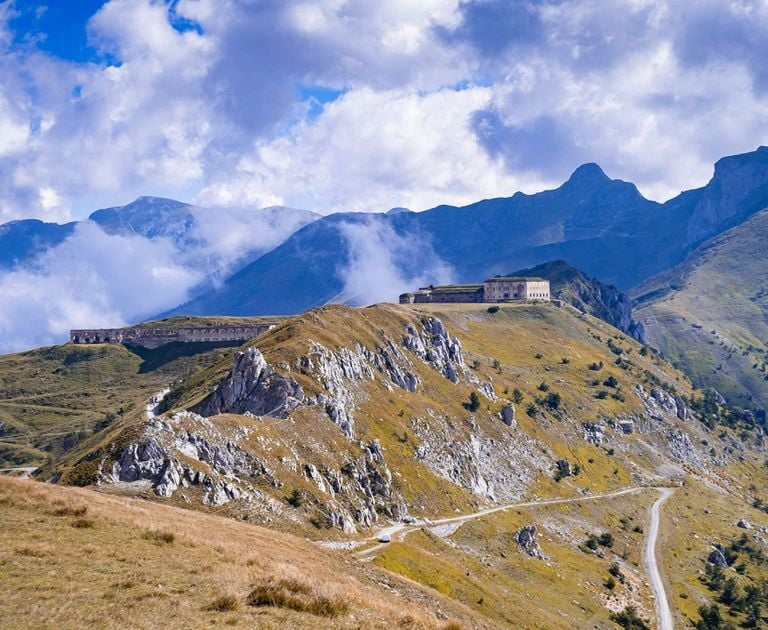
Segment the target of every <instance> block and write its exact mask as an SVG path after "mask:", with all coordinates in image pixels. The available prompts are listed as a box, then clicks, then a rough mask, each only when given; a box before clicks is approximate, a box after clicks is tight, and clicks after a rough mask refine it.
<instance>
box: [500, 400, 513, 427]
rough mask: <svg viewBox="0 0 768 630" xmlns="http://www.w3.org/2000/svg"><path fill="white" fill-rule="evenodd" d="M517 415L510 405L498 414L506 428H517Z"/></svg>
mask: <svg viewBox="0 0 768 630" xmlns="http://www.w3.org/2000/svg"><path fill="white" fill-rule="evenodd" d="M516 416H517V414H516V412H515V406H514V405H513V404H512V403H510V404H508V405H507V406H506V407H504V409H502V410H501V412H500V413H499V417H500V418H501V421H502V422H503V423H504V424H506V425H507V426H508V427H513V428H514V427H516V426H517V417H516Z"/></svg>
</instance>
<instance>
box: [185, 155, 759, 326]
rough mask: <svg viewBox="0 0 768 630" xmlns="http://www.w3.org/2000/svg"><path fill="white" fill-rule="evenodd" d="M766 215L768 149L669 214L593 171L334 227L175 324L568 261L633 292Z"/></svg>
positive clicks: (304, 238) (672, 206) (290, 246)
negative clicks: (546, 186)
mask: <svg viewBox="0 0 768 630" xmlns="http://www.w3.org/2000/svg"><path fill="white" fill-rule="evenodd" d="M766 205H768V147H760V148H759V149H758V150H757V151H754V152H752V153H746V154H743V155H737V156H731V157H727V158H723V159H721V160H719V161H718V162H717V164H716V165H715V170H714V175H713V177H712V179H711V181H710V182H709V183H708V184H707V186H705V187H703V188H700V189H697V190H693V191H687V192H685V193H682V194H681V195H679V196H678V197H675V198H674V199H671V200H669V201H667V202H666V203H664V204H660V203H656V202H653V201H649V200H647V199H645V198H644V197H643V196H642V195H641V194H640V193H639V192H638V190H637V188H636V187H635V186H634V185H633V184H631V183H629V182H624V181H621V180H614V179H610V178H609V177H608V176H607V175H606V174H605V173H604V172H603V171H602V170H601V169H600V167H599V166H597V165H596V164H585V165H583V166H581V167H579V168H578V169H577V170H576V171H575V172H574V173H573V174H572V175H571V177H570V178H569V179H568V181H567V182H565V183H564V184H563V185H562V186H560V187H559V188H557V189H555V190H548V191H544V192H540V193H536V194H533V195H526V194H523V193H520V192H518V193H516V194H514V195H513V196H512V197H508V198H499V199H486V200H483V201H479V202H477V203H474V204H471V205H468V206H465V207H461V208H458V207H453V206H445V205H444V206H437V207H435V208H432V209H431V210H426V211H424V212H418V213H414V212H403V213H396V214H387V215H380V214H360V213H355V214H352V213H350V214H335V215H331V216H327V217H323V218H321V219H320V220H318V221H316V222H314V223H312V224H310V225H308V226H306V227H304V228H303V229H301V230H299V231H298V232H296V233H295V234H293V235H292V236H291V237H290V238H288V239H287V240H286V241H285V242H284V243H283V244H282V245H280V246H279V247H277V248H276V249H274V250H273V251H271V252H269V253H268V254H266V255H264V256H263V257H261V258H259V259H258V260H256V261H254V262H253V263H252V264H250V265H246V266H245V267H243V268H242V269H240V270H239V271H237V272H236V273H234V274H233V275H232V276H231V277H230V278H229V279H228V280H227V281H226V283H224V284H223V286H221V287H218V288H216V289H214V290H212V291H210V292H208V293H205V294H203V295H200V296H199V297H197V298H195V299H194V300H192V301H190V302H189V303H187V304H184V305H182V306H180V307H178V308H176V309H174V310H173V311H172V312H173V313H174V314H189V315H195V314H199V315H206V314H229V315H254V314H267V315H276V314H294V313H299V312H301V311H303V310H305V309H307V308H310V307H313V306H319V305H322V304H326V303H328V302H334V301H342V302H346V303H351V304H365V303H370V302H373V301H378V300H392V299H394V297H395V296H396V295H398V294H399V293H402V292H403V291H407V290H411V289H413V288H414V286H412V285H415V284H416V283H421V286H425V285H428V284H432V283H434V284H441V283H444V282H445V281H447V280H451V281H453V282H457V283H463V282H478V281H480V280H482V279H483V278H485V277H488V276H492V275H497V274H503V273H506V272H508V271H509V270H510V269H519V268H523V267H530V266H534V265H537V264H541V263H544V262H547V261H551V260H557V259H562V260H566V261H568V263H569V264H571V265H573V266H574V267H577V268H578V269H580V270H582V271H583V272H584V273H586V274H587V275H589V276H591V277H594V278H598V279H599V280H600V281H601V282H603V283H606V284H611V285H614V286H616V287H618V288H619V289H621V290H624V291H626V290H628V289H629V288H630V287H632V286H634V285H636V284H638V283H640V282H642V281H643V280H646V279H648V278H650V277H651V276H653V275H655V274H657V273H660V272H662V271H664V270H666V269H668V268H670V267H671V266H673V265H675V264H677V263H679V262H680V261H682V260H683V259H684V258H685V256H686V255H687V253H688V252H690V251H691V250H692V249H693V248H695V247H696V246H697V245H698V244H700V243H701V242H702V241H703V240H705V239H706V238H709V237H711V236H714V235H716V234H718V233H720V232H721V231H722V230H724V229H727V228H729V227H732V226H733V225H735V224H738V223H739V222H741V221H743V220H744V219H745V218H747V217H748V216H750V215H751V214H752V213H753V212H755V211H757V210H759V209H761V208H763V207H765V206H766ZM369 261H373V262H369ZM286 287H290V290H286Z"/></svg>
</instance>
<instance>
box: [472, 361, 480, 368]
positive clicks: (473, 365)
mask: <svg viewBox="0 0 768 630" xmlns="http://www.w3.org/2000/svg"><path fill="white" fill-rule="evenodd" d="M472 369H473V370H479V369H480V361H479V360H478V359H472Z"/></svg>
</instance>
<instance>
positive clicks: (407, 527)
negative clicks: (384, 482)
mask: <svg viewBox="0 0 768 630" xmlns="http://www.w3.org/2000/svg"><path fill="white" fill-rule="evenodd" d="M642 490H644V488H641V487H632V488H623V489H622V490H614V491H613V492H605V493H603V494H590V495H586V496H580V497H573V498H569V499H543V500H541V501H525V502H522V503H507V504H505V505H499V506H497V507H492V508H486V509H484V510H479V511H477V512H472V513H470V514H462V515H460V516H450V517H448V518H440V519H435V520H417V521H416V522H415V523H395V524H394V525H390V526H389V527H384V528H382V529H380V530H378V531H377V532H376V534H375V535H373V536H371V537H370V538H369V539H368V540H377V541H378V540H381V539H382V538H384V537H386V536H389V537H390V538H391V539H392V540H395V539H397V540H399V541H402V540H404V539H405V537H406V536H407V535H408V534H410V533H411V532H412V531H414V530H417V529H421V528H422V527H433V526H435V525H446V524H449V523H464V522H465V521H470V520H472V519H475V518H482V517H483V516H488V515H489V514H494V513H496V512H503V511H505V510H511V509H513V508H523V507H538V506H542V505H559V504H561V503H580V502H582V501H596V500H598V499H610V498H613V497H620V496H622V495H625V494H633V493H636V492H641V491H642ZM386 545H387V543H381V544H378V545H375V546H373V547H368V548H367V549H362V550H360V551H358V552H356V553H355V554H354V555H356V556H358V557H365V556H370V555H371V554H374V553H376V552H377V551H380V550H381V549H383V548H384V547H386Z"/></svg>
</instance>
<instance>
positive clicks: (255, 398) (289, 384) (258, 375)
mask: <svg viewBox="0 0 768 630" xmlns="http://www.w3.org/2000/svg"><path fill="white" fill-rule="evenodd" d="M304 399H305V397H304V392H303V390H302V389H301V386H300V385H299V384H298V383H297V382H296V381H295V380H294V379H293V378H292V377H290V376H282V375H280V374H278V373H277V372H275V371H274V369H273V368H272V366H270V365H268V364H267V362H266V360H265V359H264V355H262V354H261V351H260V350H259V349H258V348H247V349H246V350H245V351H244V352H237V353H235V356H234V358H233V360H232V370H231V372H230V376H229V378H228V379H226V380H225V381H222V382H221V383H219V385H218V386H217V387H216V389H215V390H214V391H213V392H212V393H211V394H210V395H208V396H207V397H206V398H205V399H204V400H203V401H202V402H200V403H198V404H197V405H195V406H194V407H192V408H191V409H190V411H193V412H194V413H198V414H200V415H202V416H214V415H217V414H220V413H235V414H244V413H246V412H249V413H251V414H253V415H256V416H272V417H275V418H287V417H288V415H289V414H290V412H291V411H293V410H294V409H296V408H297V407H299V406H300V405H302V404H303V403H304Z"/></svg>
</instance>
